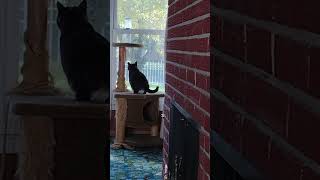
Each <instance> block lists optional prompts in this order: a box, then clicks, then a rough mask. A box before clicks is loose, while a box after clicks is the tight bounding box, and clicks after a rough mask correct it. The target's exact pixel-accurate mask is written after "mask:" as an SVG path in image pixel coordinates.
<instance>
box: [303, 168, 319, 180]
mask: <svg viewBox="0 0 320 180" xmlns="http://www.w3.org/2000/svg"><path fill="white" fill-rule="evenodd" d="M318 179H320V175H319V174H317V173H316V172H314V171H313V170H312V169H310V168H303V169H302V177H301V180H318Z"/></svg>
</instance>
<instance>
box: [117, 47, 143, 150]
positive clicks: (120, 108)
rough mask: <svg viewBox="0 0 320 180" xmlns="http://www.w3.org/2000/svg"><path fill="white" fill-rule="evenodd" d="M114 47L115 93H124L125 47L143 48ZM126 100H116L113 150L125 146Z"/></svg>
mask: <svg viewBox="0 0 320 180" xmlns="http://www.w3.org/2000/svg"><path fill="white" fill-rule="evenodd" d="M113 46H114V47H119V69H118V79H117V87H116V89H115V90H114V91H115V92H126V91H128V90H127V87H126V83H125V61H126V47H138V48H141V47H143V46H142V45H140V44H133V43H113ZM126 112H127V100H126V99H125V98H116V137H115V142H114V144H113V145H112V147H113V148H120V147H122V146H126V144H125V143H124V138H125V126H126V125H125V120H126V116H127V113H126Z"/></svg>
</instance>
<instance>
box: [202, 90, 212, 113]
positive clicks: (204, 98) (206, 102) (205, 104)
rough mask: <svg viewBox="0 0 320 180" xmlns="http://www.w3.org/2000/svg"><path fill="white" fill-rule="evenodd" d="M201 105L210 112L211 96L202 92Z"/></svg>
mask: <svg viewBox="0 0 320 180" xmlns="http://www.w3.org/2000/svg"><path fill="white" fill-rule="evenodd" d="M200 107H201V108H203V109H204V110H205V111H207V112H210V97H208V96H206V95H203V94H200Z"/></svg>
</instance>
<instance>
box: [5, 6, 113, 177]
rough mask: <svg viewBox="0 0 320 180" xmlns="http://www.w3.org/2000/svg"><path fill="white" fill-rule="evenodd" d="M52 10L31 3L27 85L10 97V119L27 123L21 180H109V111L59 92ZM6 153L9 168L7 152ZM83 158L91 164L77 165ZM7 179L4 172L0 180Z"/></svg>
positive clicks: (29, 8)
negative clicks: (53, 66) (53, 67)
mask: <svg viewBox="0 0 320 180" xmlns="http://www.w3.org/2000/svg"><path fill="white" fill-rule="evenodd" d="M51 2H52V1H51ZM47 11H48V0H43V1H38V0H28V11H27V12H28V19H27V29H26V32H25V36H24V38H25V46H26V50H25V54H24V64H23V67H22V69H21V73H22V75H23V81H22V82H21V84H20V85H19V86H18V87H16V88H14V89H13V90H12V91H11V93H10V96H9V98H8V101H9V102H8V109H9V110H8V114H11V115H14V116H15V115H18V117H19V118H21V121H22V122H23V123H22V124H23V127H22V128H23V134H22V135H21V136H22V137H21V138H22V142H20V143H22V144H21V145H22V148H20V149H19V151H20V152H19V167H18V170H17V173H16V175H17V176H18V177H17V179H19V180H35V179H41V180H58V179H77V180H82V179H105V178H107V175H106V173H105V171H106V170H105V167H106V165H105V163H106V160H107V158H106V157H105V152H106V150H107V148H109V144H107V142H106V139H107V138H108V137H107V134H108V133H107V132H108V129H109V128H108V122H109V119H108V118H109V115H108V113H109V106H108V105H106V104H94V103H79V102H75V101H73V99H70V98H68V97H64V96H60V95H61V93H60V91H59V90H57V89H56V88H55V87H54V83H53V78H52V77H51V76H50V73H49V56H48V51H47ZM9 120H10V119H9V118H7V119H6V121H7V122H8V121H9ZM5 131H6V130H5ZM4 138H6V136H4ZM5 146H6V144H4V147H5ZM87 147H90V148H89V149H88V148H87ZM3 154H4V156H2V157H3V159H2V165H5V164H6V163H5V162H6V160H5V154H6V151H4V153H3ZM79 159H82V160H84V161H86V163H77V162H76V161H77V160H79ZM0 169H1V170H3V169H5V168H0ZM4 174H5V172H4V171H1V173H0V175H1V176H2V177H0V179H2V178H3V175H4Z"/></svg>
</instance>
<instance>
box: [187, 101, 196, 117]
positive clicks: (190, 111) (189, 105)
mask: <svg viewBox="0 0 320 180" xmlns="http://www.w3.org/2000/svg"><path fill="white" fill-rule="evenodd" d="M184 108H185V109H186V111H187V112H188V113H190V114H192V113H193V112H194V111H195V106H194V105H193V104H192V103H191V101H190V100H188V99H185V102H184Z"/></svg>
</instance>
